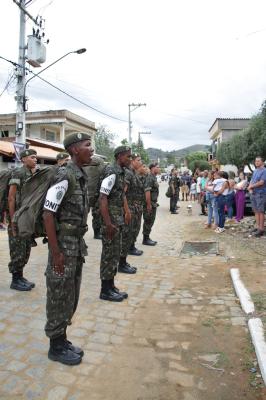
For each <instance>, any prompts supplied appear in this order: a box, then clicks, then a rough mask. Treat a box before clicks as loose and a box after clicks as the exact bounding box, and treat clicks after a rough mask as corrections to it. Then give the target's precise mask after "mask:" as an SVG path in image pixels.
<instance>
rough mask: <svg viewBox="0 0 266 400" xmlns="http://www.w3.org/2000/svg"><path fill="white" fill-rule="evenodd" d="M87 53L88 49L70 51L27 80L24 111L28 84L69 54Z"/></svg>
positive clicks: (24, 103)
mask: <svg viewBox="0 0 266 400" xmlns="http://www.w3.org/2000/svg"><path fill="white" fill-rule="evenodd" d="M86 51H87V49H85V48H82V49H78V50H74V51H69V52H68V53H66V54H64V55H63V56H62V57H60V58H58V59H57V60H55V61H54V62H52V63H51V64H49V65H47V67H45V68H44V69H42V70H41V71H40V72H38V74H34V75H33V76H32V77H30V79H28V80H27V82H26V83H25V85H24V94H23V109H24V111H27V104H26V102H27V98H26V86H27V84H28V83H29V82H30V81H31V80H32V79H33V78H36V76H39V75H40V74H42V73H43V71H45V70H47V69H48V68H50V67H52V66H53V65H54V64H56V63H58V61H61V60H62V59H63V58H65V57H66V56H68V55H69V54H74V53H76V54H83V53H85V52H86Z"/></svg>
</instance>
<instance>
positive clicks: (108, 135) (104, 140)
mask: <svg viewBox="0 0 266 400" xmlns="http://www.w3.org/2000/svg"><path fill="white" fill-rule="evenodd" d="M114 138H115V134H114V133H112V132H110V131H109V129H107V128H106V126H105V125H101V126H100V127H99V128H98V130H97V132H96V134H95V150H96V153H97V154H100V155H102V156H105V157H106V159H107V161H112V160H113V158H114V148H115V145H114V142H113V141H114Z"/></svg>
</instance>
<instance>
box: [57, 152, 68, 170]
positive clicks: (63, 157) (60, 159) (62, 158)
mask: <svg viewBox="0 0 266 400" xmlns="http://www.w3.org/2000/svg"><path fill="white" fill-rule="evenodd" d="M56 161H57V165H59V166H60V167H63V166H66V165H67V163H68V161H70V156H69V154H68V153H58V154H57V156H56Z"/></svg>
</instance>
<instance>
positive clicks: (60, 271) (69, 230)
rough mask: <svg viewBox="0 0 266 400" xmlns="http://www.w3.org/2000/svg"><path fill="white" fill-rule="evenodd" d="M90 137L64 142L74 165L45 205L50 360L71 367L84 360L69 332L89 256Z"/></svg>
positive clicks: (58, 178) (57, 179)
mask: <svg viewBox="0 0 266 400" xmlns="http://www.w3.org/2000/svg"><path fill="white" fill-rule="evenodd" d="M90 139H91V138H90V135H89V134H87V133H81V132H78V133H72V134H70V135H68V136H67V137H66V138H65V140H64V146H65V148H66V150H67V151H68V152H69V154H70V156H71V161H69V162H68V164H67V165H66V166H65V167H61V168H60V169H59V170H58V173H57V174H56V176H55V178H54V181H53V183H52V185H51V186H50V188H49V190H48V192H47V194H46V199H45V203H44V212H43V219H44V224H45V230H46V232H47V237H48V242H49V255H48V264H47V269H46V286H47V303H46V315H47V322H46V325H45V333H46V335H47V336H48V337H49V339H50V348H49V352H48V357H49V359H51V360H53V361H59V362H61V363H63V364H66V365H76V364H79V363H80V362H81V360H82V356H83V354H84V353H83V350H82V349H80V348H78V347H76V346H74V345H72V343H71V342H69V341H68V340H67V335H66V329H67V326H68V325H69V324H70V323H71V319H72V317H73V315H74V313H75V311H76V308H77V305H78V300H79V292H80V284H81V276H82V267H83V263H84V262H85V259H84V256H86V255H87V246H86V244H85V242H84V239H83V236H84V234H85V233H86V231H87V229H88V227H87V217H88V209H89V205H88V178H87V175H86V173H85V171H84V170H83V168H82V166H84V165H87V164H88V163H89V162H90V160H91V157H92V154H93V149H92V147H91V140H90Z"/></svg>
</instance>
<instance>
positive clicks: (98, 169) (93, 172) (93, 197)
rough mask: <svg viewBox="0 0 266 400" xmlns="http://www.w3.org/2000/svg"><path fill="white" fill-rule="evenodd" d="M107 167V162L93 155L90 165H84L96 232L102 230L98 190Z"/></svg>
mask: <svg viewBox="0 0 266 400" xmlns="http://www.w3.org/2000/svg"><path fill="white" fill-rule="evenodd" d="M104 168H105V163H104V161H103V159H102V158H101V157H96V156H93V157H92V160H91V163H90V165H89V166H87V167H84V170H85V172H86V174H87V175H88V196H89V206H90V207H91V214H92V228H93V230H94V232H100V229H101V213H100V209H99V201H98V195H99V193H98V190H99V179H100V176H101V174H102V172H103V170H104Z"/></svg>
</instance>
